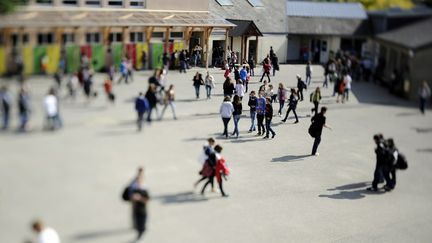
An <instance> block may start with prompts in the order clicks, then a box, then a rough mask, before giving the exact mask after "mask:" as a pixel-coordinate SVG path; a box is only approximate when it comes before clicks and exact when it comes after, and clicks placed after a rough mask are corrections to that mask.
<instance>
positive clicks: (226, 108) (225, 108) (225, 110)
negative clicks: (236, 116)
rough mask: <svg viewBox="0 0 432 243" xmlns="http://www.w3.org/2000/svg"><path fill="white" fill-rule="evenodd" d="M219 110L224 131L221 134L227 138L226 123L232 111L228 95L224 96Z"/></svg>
mask: <svg viewBox="0 0 432 243" xmlns="http://www.w3.org/2000/svg"><path fill="white" fill-rule="evenodd" d="M219 112H220V115H221V117H222V121H223V124H224V132H223V134H222V135H224V136H225V138H228V123H229V121H230V120H231V116H232V114H233V112H234V106H233V104H232V103H231V98H230V97H229V96H226V97H225V99H224V102H223V103H222V105H221V107H220V109H219Z"/></svg>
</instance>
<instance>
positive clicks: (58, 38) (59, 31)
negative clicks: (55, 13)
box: [54, 27, 64, 45]
mask: <svg viewBox="0 0 432 243" xmlns="http://www.w3.org/2000/svg"><path fill="white" fill-rule="evenodd" d="M63 32H64V30H63V28H60V27H58V28H55V29H54V43H56V44H57V45H61V44H62V37H63Z"/></svg>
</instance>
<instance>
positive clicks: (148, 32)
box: [145, 27, 154, 69]
mask: <svg viewBox="0 0 432 243" xmlns="http://www.w3.org/2000/svg"><path fill="white" fill-rule="evenodd" d="M153 31H154V27H147V28H146V30H145V38H146V43H147V48H148V49H147V50H148V52H147V53H146V54H147V65H148V68H149V69H152V68H153V67H152V61H151V60H150V58H148V57H149V54H150V41H151V38H152V35H153Z"/></svg>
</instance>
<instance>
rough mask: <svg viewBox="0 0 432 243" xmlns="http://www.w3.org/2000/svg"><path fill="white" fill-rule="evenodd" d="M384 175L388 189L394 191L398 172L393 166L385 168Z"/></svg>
mask: <svg viewBox="0 0 432 243" xmlns="http://www.w3.org/2000/svg"><path fill="white" fill-rule="evenodd" d="M383 175H384V179H385V181H386V187H388V188H390V189H393V188H394V187H395V186H396V170H395V168H394V167H393V166H383Z"/></svg>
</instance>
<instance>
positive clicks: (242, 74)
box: [240, 65, 249, 92]
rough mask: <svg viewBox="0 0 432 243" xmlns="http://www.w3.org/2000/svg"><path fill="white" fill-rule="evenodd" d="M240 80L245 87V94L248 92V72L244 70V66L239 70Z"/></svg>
mask: <svg viewBox="0 0 432 243" xmlns="http://www.w3.org/2000/svg"><path fill="white" fill-rule="evenodd" d="M240 79H241V81H242V83H243V86H244V87H245V92H247V91H248V83H249V80H248V71H247V69H246V65H243V68H242V69H241V70H240Z"/></svg>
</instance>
